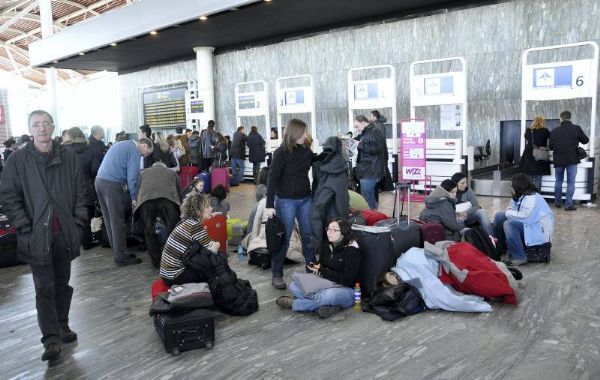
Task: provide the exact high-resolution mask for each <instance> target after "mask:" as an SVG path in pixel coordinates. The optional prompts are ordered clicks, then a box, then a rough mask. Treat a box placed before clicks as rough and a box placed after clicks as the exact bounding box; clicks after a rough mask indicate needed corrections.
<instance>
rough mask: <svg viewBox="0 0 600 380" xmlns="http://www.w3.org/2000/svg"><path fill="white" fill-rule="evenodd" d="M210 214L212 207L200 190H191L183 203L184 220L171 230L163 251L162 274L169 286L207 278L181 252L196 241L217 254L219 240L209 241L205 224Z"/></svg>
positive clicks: (182, 216) (201, 280)
mask: <svg viewBox="0 0 600 380" xmlns="http://www.w3.org/2000/svg"><path fill="white" fill-rule="evenodd" d="M211 217H212V208H211V207H210V205H209V203H208V200H207V199H206V198H205V197H204V196H203V195H202V194H201V193H196V192H192V193H190V194H189V195H188V196H187V197H185V200H184V201H183V204H182V205H181V220H182V222H181V223H179V224H178V225H177V226H176V227H175V229H174V230H173V232H171V235H169V238H168V239H167V242H166V244H165V248H164V249H163V252H162V258H161V262H160V271H159V275H160V277H161V278H162V279H163V280H164V281H165V283H166V284H167V285H169V286H171V285H174V284H177V285H180V284H186V283H191V282H204V281H206V279H205V277H206V275H205V274H204V273H202V272H201V271H200V270H199V269H198V268H192V267H191V266H190V267H186V266H185V265H184V264H183V261H182V255H183V253H184V252H185V250H186V249H187V248H188V247H189V246H190V245H191V244H192V242H193V241H194V240H195V241H198V243H199V244H201V245H202V246H204V247H206V248H208V249H209V250H210V251H211V252H213V253H217V251H218V250H219V247H220V245H219V242H216V241H212V240H210V237H209V236H208V233H207V232H206V230H205V229H204V225H203V222H204V221H205V220H207V219H210V218H211Z"/></svg>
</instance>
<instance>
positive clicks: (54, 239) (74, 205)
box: [0, 110, 87, 366]
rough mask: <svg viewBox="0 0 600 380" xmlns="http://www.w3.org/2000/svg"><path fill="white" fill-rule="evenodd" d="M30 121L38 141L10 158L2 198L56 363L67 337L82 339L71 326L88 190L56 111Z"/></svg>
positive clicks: (51, 358) (35, 113)
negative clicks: (74, 264)
mask: <svg viewBox="0 0 600 380" xmlns="http://www.w3.org/2000/svg"><path fill="white" fill-rule="evenodd" d="M28 124H29V130H30V132H31V133H32V134H33V138H34V140H33V143H28V144H27V145H26V146H25V147H24V148H23V149H20V150H19V151H17V152H15V153H13V154H11V156H10V158H9V160H8V161H7V162H6V167H5V170H4V173H3V176H2V182H1V183H0V202H1V203H2V206H3V208H4V212H5V213H6V215H7V217H8V219H9V221H10V223H11V224H12V225H13V226H14V227H15V228H16V230H17V246H18V258H19V259H20V260H22V261H24V262H26V263H28V264H29V265H30V266H31V273H32V275H33V282H34V284H35V293H36V309H37V314H38V324H39V326H40V330H41V331H42V343H43V344H44V348H45V351H44V354H43V355H42V360H49V364H50V365H51V366H52V365H55V364H57V363H58V359H59V358H60V352H61V343H69V342H73V341H75V340H77V334H75V333H74V332H73V331H71V329H70V328H69V309H70V306H71V297H72V296H73V288H72V287H70V286H69V279H70V277H71V260H73V259H74V258H75V257H77V256H79V249H80V246H81V228H82V227H83V225H84V224H85V223H86V222H87V221H86V217H87V210H86V207H85V202H86V190H85V185H84V182H83V180H82V179H81V169H80V166H79V163H78V162H77V158H76V156H75V154H74V153H73V152H71V151H68V150H65V149H63V148H62V147H61V146H60V144H58V143H57V142H53V141H52V132H53V131H54V122H53V120H52V116H50V114H49V113H48V112H46V111H41V110H37V111H33V112H32V113H31V114H30V115H29V120H28Z"/></svg>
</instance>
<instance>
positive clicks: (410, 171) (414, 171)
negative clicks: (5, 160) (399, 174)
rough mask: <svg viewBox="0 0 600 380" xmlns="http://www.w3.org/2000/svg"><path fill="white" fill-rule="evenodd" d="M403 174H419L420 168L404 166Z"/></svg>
mask: <svg viewBox="0 0 600 380" xmlns="http://www.w3.org/2000/svg"><path fill="white" fill-rule="evenodd" d="M404 174H409V175H421V168H404Z"/></svg>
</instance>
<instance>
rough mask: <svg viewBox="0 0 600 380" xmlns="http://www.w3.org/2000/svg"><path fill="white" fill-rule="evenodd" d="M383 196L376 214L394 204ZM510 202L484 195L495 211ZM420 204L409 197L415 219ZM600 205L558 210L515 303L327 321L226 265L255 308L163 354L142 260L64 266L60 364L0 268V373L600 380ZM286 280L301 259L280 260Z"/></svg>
mask: <svg viewBox="0 0 600 380" xmlns="http://www.w3.org/2000/svg"><path fill="white" fill-rule="evenodd" d="M392 199H393V197H392V195H391V194H384V195H383V196H382V200H381V210H383V211H384V212H388V213H389V212H390V211H391V208H392V207H391V206H392ZM229 201H230V202H231V204H232V206H233V210H232V212H231V214H230V215H231V216H232V217H242V218H245V217H246V216H247V213H248V210H249V209H250V207H251V206H252V204H253V202H254V186H253V185H249V184H245V185H242V186H240V187H235V188H232V192H231V194H230V197H229ZM507 201H508V200H507V199H493V198H483V197H482V198H481V203H482V204H483V206H484V207H485V208H486V209H487V210H488V213H489V214H490V217H492V216H493V212H495V211H498V210H501V209H503V208H504V205H505V204H506V203H507ZM421 207H422V204H420V203H413V204H412V205H411V212H412V214H413V215H416V214H418V210H419V209H420V208H421ZM599 216H600V211H598V209H587V208H580V209H579V210H578V211H576V212H572V213H568V212H565V211H564V210H558V211H557V212H556V220H557V224H556V227H557V228H556V233H555V237H554V248H553V257H552V263H551V264H549V265H546V264H529V265H528V266H525V267H523V272H524V276H525V278H524V279H523V280H522V281H521V282H520V289H519V291H520V292H519V298H520V303H519V305H518V306H508V305H502V304H498V303H492V306H493V311H492V312H491V313H488V314H467V313H449V312H440V311H428V312H425V313H423V314H419V315H416V316H413V317H409V318H405V319H403V320H400V321H396V322H393V323H390V322H384V321H382V320H381V319H380V318H379V317H377V316H375V315H371V314H366V313H357V312H354V311H352V310H348V311H345V312H343V313H341V314H340V315H338V316H336V317H334V318H332V319H329V320H320V319H318V318H316V317H315V316H314V315H308V314H298V313H292V312H290V311H288V310H281V309H279V308H278V307H277V306H276V305H275V303H274V300H275V299H276V298H277V297H278V296H279V295H281V294H285V293H284V292H281V291H277V290H275V289H273V288H272V287H271V285H270V273H269V272H268V271H266V272H265V271H261V270H259V269H257V268H255V267H250V266H248V265H247V264H246V263H245V262H239V261H238V258H237V256H236V255H232V256H231V258H230V263H231V265H232V267H233V268H234V270H235V271H236V272H237V273H238V275H239V277H241V278H245V279H248V280H250V281H251V283H252V285H253V287H254V288H255V289H256V290H257V291H258V294H259V301H260V310H259V311H258V312H257V313H255V314H253V315H251V316H249V317H244V318H242V317H228V316H220V317H218V319H217V331H216V335H217V340H216V343H215V347H214V348H213V349H212V350H211V351H206V350H203V349H199V350H195V351H191V352H186V353H182V354H181V355H180V356H178V357H173V356H171V355H169V354H167V353H165V351H164V349H163V347H162V346H161V342H160V340H159V339H158V337H157V335H156V333H155V332H154V329H153V325H152V320H151V318H150V317H149V316H148V308H149V306H150V282H151V281H152V280H153V279H154V278H155V277H156V272H155V271H154V270H153V269H152V268H151V266H150V263H149V260H147V259H146V258H147V256H146V255H145V254H141V257H143V258H144V259H145V260H144V263H143V264H142V265H138V266H134V267H124V268H116V267H115V266H114V264H113V261H112V257H111V253H110V251H109V250H106V249H101V248H95V249H92V250H90V251H85V252H83V253H82V255H81V257H80V258H79V259H77V260H76V261H74V263H73V276H72V285H73V287H74V288H75V294H74V298H73V304H72V308H71V326H72V328H73V329H74V330H75V331H76V332H77V333H78V334H79V341H78V343H76V344H74V345H72V346H67V347H65V349H64V357H65V360H64V363H63V364H61V365H60V366H58V367H55V368H52V369H48V368H47V367H46V364H45V363H43V362H42V361H40V356H41V354H42V347H41V345H40V344H39V338H40V334H39V330H38V327H37V321H36V312H35V303H34V302H35V299H34V290H33V284H32V280H31V275H30V271H29V268H28V267H27V266H21V267H15V268H8V269H0V337H1V338H0V358H1V360H0V374H1V375H0V378H3V379H13V378H18V379H22V378H56V379H76V378H86V379H98V378H117V379H132V378H133V379H153V378H176V379H184V378H185V379H187V378H189V379H239V378H251V379H256V378H266V379H279V378H286V379H313V378H322V379H347V378H349V379H363V378H389V379H476V378H485V379H489V378H510V379H532V378H536V379H573V378H583V379H599V378H600V297H598V289H600V275H598V271H599V268H600V266H599V264H600V259H599V257H600V248H599V247H598V246H599V245H598V241H599V240H598V237H599V236H600V218H599ZM286 268H287V269H286V277H287V278H289V275H290V273H291V272H292V271H295V270H299V269H300V267H299V266H290V267H286Z"/></svg>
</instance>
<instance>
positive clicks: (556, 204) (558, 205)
mask: <svg viewBox="0 0 600 380" xmlns="http://www.w3.org/2000/svg"><path fill="white" fill-rule="evenodd" d="M554 207H556V208H561V207H562V205H561V204H560V203H555V204H554Z"/></svg>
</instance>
